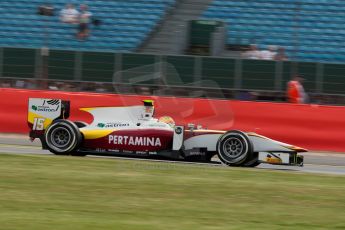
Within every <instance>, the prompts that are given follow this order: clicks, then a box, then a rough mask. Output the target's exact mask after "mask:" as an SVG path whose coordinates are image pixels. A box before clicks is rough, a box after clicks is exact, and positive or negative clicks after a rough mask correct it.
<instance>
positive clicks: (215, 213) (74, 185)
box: [0, 154, 345, 230]
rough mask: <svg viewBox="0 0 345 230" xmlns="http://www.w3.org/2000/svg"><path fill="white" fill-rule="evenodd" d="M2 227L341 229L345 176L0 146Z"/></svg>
mask: <svg viewBox="0 0 345 230" xmlns="http://www.w3.org/2000/svg"><path fill="white" fill-rule="evenodd" d="M0 229H4V230H10V229H25V230H31V229H32V230H39V229H44V230H47V229H49V230H51V229H61V230H69V229H71V230H72V229H73V230H78V229H107V230H108V229H121V230H126V229H138V230H145V229H147V230H155V229H164V230H167V229H177V230H184V229H186V230H187V229H188V230H193V229H345V177H343V176H331V175H316V174H302V173H297V172H282V171H269V170H257V169H240V168H227V167H212V166H202V165H182V164H176V163H159V162H147V161H129V160H118V159H101V158H75V157H58V156H39V155H37V156H36V155H6V154H2V155H0Z"/></svg>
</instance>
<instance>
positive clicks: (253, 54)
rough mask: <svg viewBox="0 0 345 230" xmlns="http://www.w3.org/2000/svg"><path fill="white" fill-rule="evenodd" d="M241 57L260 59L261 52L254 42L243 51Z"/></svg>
mask: <svg viewBox="0 0 345 230" xmlns="http://www.w3.org/2000/svg"><path fill="white" fill-rule="evenodd" d="M243 57H244V58H247V59H261V52H260V51H259V50H258V47H257V46H256V45H255V44H252V45H250V48H249V50H248V51H246V52H244V53H243Z"/></svg>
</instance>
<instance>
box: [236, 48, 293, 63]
mask: <svg viewBox="0 0 345 230" xmlns="http://www.w3.org/2000/svg"><path fill="white" fill-rule="evenodd" d="M242 56H243V58H247V59H259V60H275V61H287V60H288V57H287V56H286V54H285V49H284V47H277V46H273V45H270V46H267V49H266V50H259V49H258V47H257V45H256V44H251V45H250V48H249V50H248V51H246V52H244V53H243V55H242Z"/></svg>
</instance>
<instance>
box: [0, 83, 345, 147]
mask: <svg viewBox="0 0 345 230" xmlns="http://www.w3.org/2000/svg"><path fill="white" fill-rule="evenodd" d="M29 97H38V98H40V97H41V98H60V99H65V100H70V101H71V117H70V119H71V120H74V121H75V120H83V121H86V122H91V121H92V116H91V115H90V114H88V113H86V112H83V111H80V110H79V109H78V108H80V107H93V106H126V105H137V104H140V103H141V102H140V100H142V99H147V98H151V99H154V100H155V105H156V116H158V117H159V116H162V115H169V116H171V117H173V118H174V119H175V122H176V123H177V124H187V123H195V124H201V125H203V126H206V127H207V128H208V129H222V130H230V129H240V130H243V131H254V132H257V133H259V134H262V135H265V136H268V137H271V138H272V139H276V140H280V141H282V142H287V143H290V144H294V145H297V146H301V147H304V148H308V149H312V150H325V151H338V152H345V132H344V128H345V119H344V118H345V108H344V107H341V106H320V105H295V104H286V103H268V102H246V101H229V100H208V99H192V98H174V97H154V96H153V97H150V96H137V95H116V94H97V93H71V92H60V91H41V90H20V89H7V88H3V89H0V132H9V133H27V132H28V127H27V123H26V120H27V119H26V116H27V102H28V98H29ZM115 116H116V115H115V114H114V117H115Z"/></svg>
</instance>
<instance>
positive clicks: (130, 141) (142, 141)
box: [108, 135, 162, 146]
mask: <svg viewBox="0 0 345 230" xmlns="http://www.w3.org/2000/svg"><path fill="white" fill-rule="evenodd" d="M108 138H109V144H115V145H133V146H162V143H161V140H160V138H159V137H135V136H119V135H109V137H108Z"/></svg>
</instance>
